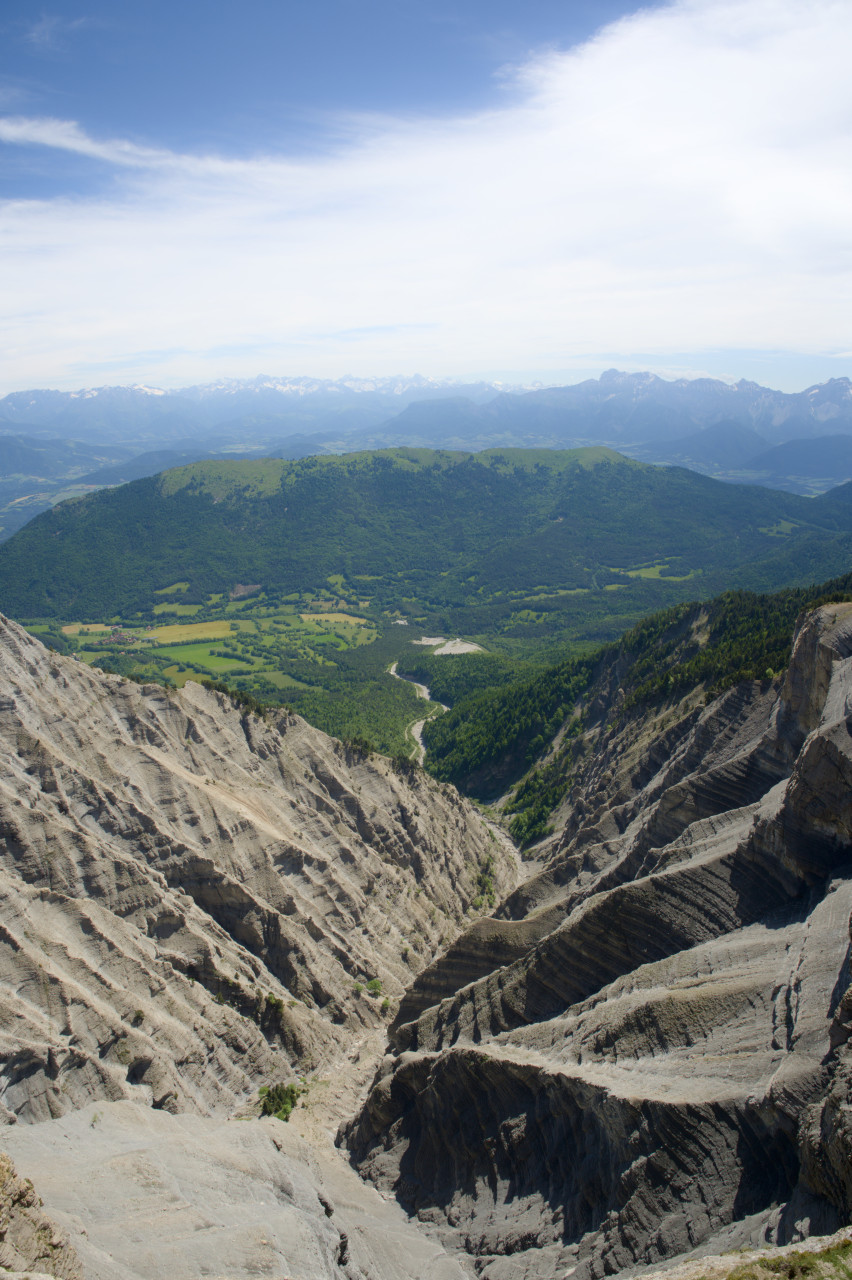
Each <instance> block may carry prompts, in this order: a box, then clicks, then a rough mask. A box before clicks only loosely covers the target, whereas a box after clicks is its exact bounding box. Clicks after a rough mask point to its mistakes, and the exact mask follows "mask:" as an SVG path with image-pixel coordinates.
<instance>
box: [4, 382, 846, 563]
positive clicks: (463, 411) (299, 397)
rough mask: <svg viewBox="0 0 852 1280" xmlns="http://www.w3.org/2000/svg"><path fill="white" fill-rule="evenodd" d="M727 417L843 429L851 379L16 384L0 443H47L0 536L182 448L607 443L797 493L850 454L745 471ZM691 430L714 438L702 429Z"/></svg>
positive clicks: (834, 479)
mask: <svg viewBox="0 0 852 1280" xmlns="http://www.w3.org/2000/svg"><path fill="white" fill-rule="evenodd" d="M400 403H402V405H403V406H404V408H403V409H402V412H401V413H400V412H399V406H400ZM726 423H727V424H728V426H729V428H733V427H734V426H736V425H738V426H739V428H740V431H741V432H743V433H745V434H744V437H743V439H745V438H747V436H748V433H749V432H757V433H759V434H760V435H761V439H764V438H765V442H766V443H770V442H781V441H787V440H790V439H792V438H796V437H804V438H808V439H810V438H814V437H818V436H821V435H822V434H824V433H825V432H826V431H827V430H831V431H832V432H852V397H850V384H849V379H846V378H836V379H831V380H830V381H829V382H827V383H823V384H821V385H820V386H817V387H811V388H808V389H807V390H805V391H803V392H799V393H795V394H792V395H791V394H788V393H782V392H777V391H772V390H770V389H769V388H765V387H759V386H758V385H757V384H755V383H747V382H739V383H737V384H735V385H733V386H732V385H730V384H728V383H724V382H720V381H717V380H714V379H707V378H705V379H694V380H688V379H680V380H678V381H675V382H667V381H665V380H664V379H662V378H658V377H656V376H655V375H653V374H623V373H619V372H618V371H617V370H610V371H609V372H608V373H605V374H603V375H602V376H601V378H600V379H589V380H587V381H586V382H582V383H578V384H576V385H574V386H566V387H549V388H541V389H534V390H522V389H502V388H500V387H499V386H498V385H497V384H493V383H475V384H464V383H458V382H456V383H451V382H446V381H440V380H437V379H428V378H422V377H419V376H417V377H412V378H374V379H369V378H343V379H338V380H337V381H332V380H323V379H314V378H267V377H258V378H256V379H253V380H249V381H240V380H227V379H226V380H223V381H220V382H217V383H211V384H208V385H205V386H197V387H186V388H182V389H179V390H170V391H165V390H162V389H159V388H153V387H139V386H137V387H99V388H90V389H89V390H85V391H78V392H58V391H22V392H13V393H11V394H10V395H8V396H6V397H5V398H4V399H3V400H2V401H0V443H2V440H3V433H6V434H8V435H11V434H15V433H18V434H20V432H21V431H22V429H25V430H26V431H27V433H28V435H27V437H25V439H27V440H28V441H29V442H30V443H31V444H32V443H33V442H35V441H36V440H38V441H41V442H42V445H41V446H40V447H42V448H43V449H44V452H43V453H42V454H41V455H40V458H39V460H38V465H37V466H36V465H35V463H33V469H31V468H30V467H25V468H24V473H23V474H19V475H18V476H17V478H16V480H15V483H13V484H11V486H10V487H8V491H6V490H4V491H3V492H0V500H2V501H0V539H2V538H5V537H9V536H10V535H11V533H13V532H14V531H15V529H17V528H20V527H21V525H22V524H23V523H25V522H26V521H27V520H28V519H30V518H32V516H33V515H35V514H36V513H37V512H39V511H42V510H46V509H47V508H48V507H50V506H52V505H53V504H54V503H55V502H56V501H58V500H59V499H60V498H61V497H63V496H68V494H67V493H65V492H64V490H65V489H67V485H68V483H69V482H71V481H74V480H77V481H78V482H79V483H80V484H82V485H85V486H100V485H104V484H116V483H122V482H124V481H126V480H128V479H133V478H138V477H140V476H143V475H153V474H155V472H156V471H157V470H161V469H163V467H164V466H165V465H169V463H170V462H172V461H174V460H172V459H167V458H162V459H160V458H158V456H157V455H158V454H161V455H162V454H163V453H164V452H169V451H178V452H181V451H183V452H184V453H185V457H184V458H183V459H181V461H183V460H185V461H193V460H196V459H199V458H202V457H220V456H232V457H233V456H237V457H260V456H274V457H284V458H300V457H305V456H308V455H311V454H317V455H323V454H329V453H331V454H335V453H344V452H352V451H356V450H365V449H384V448H396V447H400V446H405V447H425V448H432V449H434V448H443V449H455V450H464V451H471V450H473V451H476V450H480V449H489V448H495V447H507V448H518V447H521V448H526V447H533V448H555V449H562V448H566V447H574V446H577V445H580V446H582V445H589V444H606V445H613V446H615V447H617V448H620V449H624V450H626V451H627V452H628V453H629V454H630V455H631V456H635V457H638V458H640V459H642V460H644V461H653V462H663V463H667V464H669V465H671V464H675V465H685V466H689V467H691V468H694V469H696V470H699V471H703V472H705V473H707V474H710V475H716V476H719V477H720V478H723V479H727V480H732V481H735V482H736V481H740V482H745V483H754V484H763V485H767V486H769V487H772V488H781V489H788V490H790V491H791V492H796V493H808V494H810V493H819V492H823V491H824V490H825V489H827V488H830V487H831V485H832V484H837V483H840V482H842V481H843V480H846V479H847V478H848V475H847V471H848V468H847V466H846V463H845V461H842V462H841V461H839V460H836V459H833V455H832V454H831V451H830V450H828V451H826V448H825V447H822V449H821V450H819V451H818V453H819V457H818V458H814V457H812V456H810V455H808V454H807V453H806V454H805V460H806V465H805V466H804V467H802V464H801V461H798V462H797V463H796V466H797V468H798V469H797V470H796V471H794V472H792V473H788V472H784V471H783V470H782V471H778V470H776V469H774V467H773V466H769V467H768V468H767V467H765V466H764V465H763V464H762V463H759V464H757V469H749V465H748V461H747V460H745V459H744V458H743V457H742V454H743V448H744V445H743V443H742V442H741V443H740V444H739V445H738V444H737V443H736V441H735V440H734V438H733V436H734V435H735V432H731V431H729V436H730V438H729V439H728V440H727V441H725V440H723V439H721V438H720V437H719V436H718V431H719V429H720V428H721V427H724V425H725V424H726ZM702 432H709V436H708V437H707V438H705V439H703V440H700V439H698V437H699V436H700V435H701V433H702ZM714 432H715V433H716V435H715V436H714V434H713V433H714ZM57 433H64V435H65V436H67V437H72V438H71V439H66V440H64V441H54V444H55V446H56V447H55V448H54V449H53V455H55V456H53V457H51V456H50V451H49V448H48V446H49V441H48V440H47V439H45V437H50V436H54V437H55V436H56V435H57ZM76 437H80V438H81V439H82V440H88V441H90V442H91V441H95V440H107V441H110V442H111V443H112V444H113V445H114V443H115V441H120V442H121V443H120V446H119V447H120V449H123V450H126V451H127V452H126V455H125V456H126V457H127V459H128V461H129V459H130V457H131V456H132V457H134V458H135V463H133V464H131V465H129V466H127V467H124V468H122V467H119V468H117V469H113V468H108V469H107V470H106V472H104V473H103V474H101V473H97V472H96V473H93V474H86V475H85V476H82V475H81V474H80V472H79V471H78V470H76V469H75V467H74V465H72V464H69V463H68V462H67V460H65V461H64V462H63V459H64V456H65V453H67V448H68V447H70V448H72V449H73V448H75V447H80V448H86V447H90V446H85V445H84V446H75V444H74V438H76ZM63 446H66V447H65V448H63ZM186 451H188V453H187V452H186ZM752 452H755V450H752ZM161 463H162V465H161ZM838 468H839V470H838ZM12 470H14V468H12ZM43 473H47V474H48V475H49V476H51V477H54V478H55V482H52V481H49V480H48V479H46V475H45V474H43Z"/></svg>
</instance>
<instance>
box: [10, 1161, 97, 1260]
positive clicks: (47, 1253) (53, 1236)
mask: <svg viewBox="0 0 852 1280" xmlns="http://www.w3.org/2000/svg"><path fill="white" fill-rule="evenodd" d="M0 1268H2V1273H3V1275H9V1274H18V1275H19V1274H21V1273H22V1272H25V1271H26V1272H27V1273H28V1274H29V1275H30V1276H31V1277H32V1280H39V1277H40V1276H55V1277H57V1280H82V1277H83V1272H82V1270H81V1268H80V1260H79V1258H78V1257H77V1255H76V1253H75V1252H74V1250H73V1249H72V1248H71V1246H70V1244H69V1243H68V1240H67V1238H66V1236H65V1235H64V1234H63V1233H62V1232H60V1231H58V1230H57V1228H56V1226H55V1225H54V1223H52V1222H51V1221H50V1219H49V1218H47V1217H46V1216H45V1214H44V1213H42V1202H41V1200H40V1199H39V1197H38V1196H37V1195H36V1192H35V1189H34V1188H33V1184H32V1182H31V1181H30V1180H29V1178H21V1177H19V1176H18V1173H17V1171H16V1169H15V1166H14V1165H13V1164H12V1161H11V1160H10V1159H9V1157H8V1156H7V1155H5V1154H0Z"/></svg>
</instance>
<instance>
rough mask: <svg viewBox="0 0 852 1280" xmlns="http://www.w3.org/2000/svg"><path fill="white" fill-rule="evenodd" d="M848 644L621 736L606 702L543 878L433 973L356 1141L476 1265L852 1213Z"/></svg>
mask: <svg viewBox="0 0 852 1280" xmlns="http://www.w3.org/2000/svg"><path fill="white" fill-rule="evenodd" d="M850 655H852V606H849V605H831V606H826V607H824V608H823V609H821V610H818V611H817V612H816V613H815V614H812V615H811V616H810V617H809V618H808V619H807V620H806V621H805V622H804V624H803V625H802V626H801V628H800V631H799V634H798V638H797V643H796V647H795V653H794V658H793V662H792V664H791V667H790V670H789V672H788V674H787V676H786V678H785V679H784V681H783V685H782V684H781V682H780V681H777V680H776V681H775V682H772V683H770V682H764V683H763V684H758V683H755V684H754V685H744V686H739V687H738V688H736V689H732V690H730V691H729V692H728V693H726V694H725V695H724V696H723V697H721V698H719V699H717V700H716V701H715V702H713V703H711V704H710V705H709V706H706V707H705V706H704V705H703V701H699V700H696V699H693V700H692V701H690V700H687V701H686V702H685V703H683V704H682V705H680V706H679V707H677V708H673V709H669V711H668V714H667V715H666V716H660V717H658V718H657V719H656V720H655V719H654V717H653V716H651V715H648V716H647V717H646V718H645V719H644V720H643V719H642V717H635V716H634V717H633V718H629V717H628V718H627V719H626V720H625V721H622V722H620V723H617V720H618V718H617V717H615V716H613V715H612V707H613V704H614V702H615V701H616V694H617V689H616V688H613V689H611V690H609V691H608V692H607V691H604V692H603V693H601V694H600V697H601V707H600V716H599V720H598V723H597V725H595V723H594V716H592V717H590V721H591V727H590V728H589V730H588V731H587V732H588V736H589V743H588V747H589V750H588V754H587V757H586V759H585V761H584V762H581V765H580V767H579V768H578V773H577V781H576V784H575V786H574V788H573V790H572V794H571V797H570V799H569V801H568V802H566V805H565V806H564V810H563V812H562V814H561V815H560V816H561V822H560V831H558V832H557V833H556V834H555V835H554V836H553V837H552V838H551V840H550V841H549V842H548V844H547V845H546V846H545V848H544V852H545V853H546V855H547V861H546V865H545V867H544V868H543V870H542V871H541V872H540V873H539V874H538V875H537V876H535V877H534V878H533V879H531V880H530V881H528V882H527V883H526V884H524V885H523V886H521V887H520V888H519V889H518V890H517V891H516V892H515V893H514V894H513V895H511V896H510V897H509V898H508V899H507V901H506V902H505V903H504V904H503V906H502V908H501V909H500V910H498V911H497V913H496V917H497V918H496V919H495V920H493V921H479V922H477V923H476V924H474V925H473V926H472V927H471V928H470V929H469V930H468V931H467V932H466V933H464V934H463V935H462V936H461V937H460V938H459V939H458V941H457V942H455V943H454V944H453V945H451V947H450V948H449V949H448V950H447V952H446V953H445V954H444V955H442V956H440V957H438V958H437V959H436V961H435V962H433V964H432V965H430V966H429V967H428V968H427V969H426V970H425V971H424V972H423V973H422V974H421V975H420V976H419V978H417V979H416V980H415V981H414V983H413V985H412V987H411V989H410V990H409V992H408V994H407V996H406V998H405V1000H404V1002H403V1005H402V1007H401V1009H400V1013H399V1017H398V1019H397V1024H396V1026H395V1028H394V1032H393V1036H394V1043H395V1048H396V1051H395V1052H394V1053H392V1054H390V1055H388V1056H387V1057H386V1058H385V1060H384V1063H383V1065H382V1068H381V1069H380V1071H379V1073H378V1075H377V1077H376V1081H375V1083H374V1087H373V1089H372V1092H371V1094H370V1096H369V1099H368V1101H367V1103H366V1105H365V1107H364V1108H363V1110H362V1112H361V1114H360V1116H359V1117H357V1118H356V1120H355V1121H353V1122H352V1123H351V1124H350V1125H349V1126H348V1128H346V1130H345V1133H344V1135H343V1137H344V1140H345V1142H346V1143H347V1144H348V1146H349V1148H350V1150H351V1152H352V1154H353V1158H354V1159H355V1161H356V1162H357V1164H358V1167H359V1168H360V1169H361V1171H362V1172H363V1173H364V1174H365V1175H367V1176H368V1177H370V1178H371V1179H372V1180H374V1181H375V1182H376V1183H377V1184H378V1185H379V1186H382V1187H385V1188H387V1189H392V1190H393V1191H394V1192H395V1194H396V1195H397V1196H398V1198H399V1199H400V1201H401V1202H402V1203H403V1204H404V1205H405V1206H406V1207H408V1208H409V1209H410V1210H411V1211H413V1212H416V1213H417V1214H418V1216H419V1217H420V1218H421V1219H422V1220H427V1221H431V1222H433V1223H435V1224H436V1225H437V1226H438V1227H439V1228H440V1230H441V1231H442V1233H443V1236H444V1238H445V1239H447V1240H448V1241H453V1242H455V1243H456V1244H457V1246H459V1247H461V1248H463V1249H465V1250H466V1251H467V1252H468V1253H469V1254H471V1255H473V1256H474V1258H475V1260H476V1266H477V1271H478V1273H479V1274H481V1275H483V1276H486V1277H489V1278H491V1280H498V1278H499V1280H509V1278H510V1277H511V1278H512V1280H521V1278H522V1277H528V1278H529V1280H533V1277H535V1278H536V1280H539V1278H541V1277H546V1276H563V1275H566V1274H571V1275H573V1276H574V1277H576V1280H586V1277H597V1276H602V1275H606V1274H613V1273H618V1272H621V1271H625V1270H634V1269H635V1268H636V1267H637V1266H643V1265H644V1266H647V1265H650V1264H654V1263H658V1262H660V1261H661V1260H664V1259H667V1258H671V1257H673V1256H675V1255H678V1254H688V1253H690V1252H691V1251H695V1250H698V1251H709V1252H714V1251H719V1249H720V1248H721V1247H723V1246H724V1245H729V1246H731V1247H738V1245H741V1244H744V1243H748V1242H755V1241H760V1240H763V1241H765V1240H773V1241H774V1240H777V1241H781V1242H784V1241H786V1240H789V1239H794V1238H796V1237H797V1236H798V1235H801V1234H807V1233H809V1232H814V1231H830V1230H834V1229H835V1228H836V1227H838V1226H839V1225H840V1224H841V1223H843V1222H846V1221H848V1220H849V1217H850V1214H852V1158H850V1157H851V1156H852V1109H850V1096H851V1095H850V1073H849V1066H848V1064H847V1056H846V1050H845V1045H846V1042H847V1040H848V1038H849V1036H850V1035H852V991H850V990H849V984H850V974H849V963H848V953H849V922H850V915H852V841H851V840H850V827H852V714H850V713H852V656H850ZM613 683H614V684H615V683H616V681H615V680H614V682H613ZM489 957H491V958H492V960H493V963H490V964H489Z"/></svg>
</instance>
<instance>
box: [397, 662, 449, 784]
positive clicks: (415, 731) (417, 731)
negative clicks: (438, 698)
mask: <svg viewBox="0 0 852 1280" xmlns="http://www.w3.org/2000/svg"><path fill="white" fill-rule="evenodd" d="M396 667H397V664H396V663H394V664H393V665H392V666H390V667H388V673H389V674H390V675H392V676H393V677H394V679H395V680H404V681H405V683H406V684H410V685H413V686H414V688H415V689H416V691H417V696H418V698H424V699H425V700H426V701H427V702H431V701H432V698H431V695H430V693H429V686H428V685H425V684H418V683H417V681H416V680H409V679H408V678H407V677H406V676H401V675H400V674H399V672H398V671H397V669H396ZM437 705H438V706H439V707H440V708H441V711H449V709H450V708H449V707H448V706H446V705H445V704H444V703H443V702H439V703H438V704H437ZM441 711H432V712H430V713H429V715H428V716H424V717H423V719H422V720H415V721H414V723H413V724H410V725H409V726H408V732H409V733H410V734H411V736H412V738H413V739H414V741H415V743H416V745H417V763H418V764H423V761H424V760H425V759H426V748H425V747H424V745H423V726H424V725H425V723H426V721H427V720H431V719H432V718H433V717H434V716H439V715H440V714H441Z"/></svg>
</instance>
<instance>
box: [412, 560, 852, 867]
mask: <svg viewBox="0 0 852 1280" xmlns="http://www.w3.org/2000/svg"><path fill="white" fill-rule="evenodd" d="M851 595H852V573H850V574H846V575H844V576H843V577H840V578H836V579H833V580H831V581H829V582H825V583H821V584H819V585H815V586H812V587H806V588H796V589H787V590H782V591H777V592H773V593H765V594H758V593H754V592H748V591H729V592H725V593H724V594H722V595H720V596H718V597H717V598H715V599H713V600H710V601H706V602H703V603H702V602H692V603H688V604H682V605H675V606H673V607H671V608H669V609H665V610H662V611H660V612H658V613H655V614H653V615H651V616H650V617H648V618H646V619H644V620H643V621H642V622H640V623H638V624H637V625H636V626H634V627H632V628H631V629H630V630H629V631H627V632H626V633H625V634H624V636H623V637H622V638H621V640H620V641H618V642H616V643H613V644H610V645H606V646H604V647H603V648H601V649H600V650H598V652H597V653H595V654H593V655H591V656H588V657H582V658H567V659H566V660H565V661H563V662H561V663H558V664H556V665H554V666H551V667H548V668H546V669H545V670H541V671H539V672H537V673H536V674H535V675H532V676H529V677H527V678H525V679H521V680H516V681H514V682H513V683H510V684H504V683H499V682H498V679H497V672H498V670H499V669H498V668H497V667H495V668H493V671H494V675H495V682H494V685H492V686H491V687H481V688H479V689H477V690H475V691H471V692H467V693H464V694H462V695H461V696H460V697H459V698H458V699H457V700H456V701H455V702H454V705H453V706H452V708H451V710H450V711H448V712H447V713H446V714H445V715H443V716H440V717H438V718H436V719H434V720H431V721H430V722H429V723H428V724H427V725H426V728H425V730H424V741H425V742H426V745H427V747H428V752H429V755H428V765H429V768H430V770H431V771H432V772H433V773H434V774H435V776H436V777H438V778H441V779H443V780H445V781H451V782H453V783H455V784H456V785H457V786H459V787H460V788H461V789H462V790H466V791H468V792H469V793H470V794H472V795H476V796H479V797H480V798H484V799H493V798H494V797H495V796H496V795H497V794H499V793H500V792H502V791H505V790H506V788H507V787H508V786H509V785H511V784H512V783H516V782H517V781H518V779H519V778H523V780H522V781H521V783H520V786H519V787H518V788H517V790H516V791H515V793H514V795H513V797H512V798H511V799H510V800H509V802H508V804H507V806H506V811H507V812H509V813H515V814H516V815H517V816H516V818H515V820H514V821H513V823H512V830H513V834H515V836H516V837H517V838H518V839H520V840H521V841H522V842H524V841H525V840H528V839H529V838H530V837H531V835H537V834H540V833H541V829H543V820H544V819H545V818H546V816H547V814H548V813H549V812H550V810H551V809H552V808H553V806H554V805H555V804H556V803H557V802H558V800H559V799H561V796H562V794H564V792H565V789H566V787H567V785H568V781H567V777H566V765H565V761H564V760H563V759H560V758H558V757H557V758H555V759H550V760H549V761H548V762H547V763H546V764H544V765H543V766H541V767H539V768H532V771H531V772H530V773H527V771H528V770H530V769H531V767H532V766H534V765H535V763H536V761H537V760H538V759H539V758H540V757H541V756H542V755H543V754H545V753H546V752H547V750H548V748H550V746H551V744H552V742H553V739H554V737H555V736H556V735H557V733H558V732H559V731H560V729H562V728H563V726H565V725H566V722H567V726H568V730H569V734H570V733H571V732H574V731H576V730H577V729H578V728H579V724H580V721H579V720H576V721H575V722H574V723H572V721H573V720H574V717H575V716H578V715H581V709H580V706H579V704H580V702H581V701H582V699H583V697H584V696H585V695H588V694H589V692H590V690H592V688H593V687H594V686H595V682H596V681H600V680H601V679H603V678H604V677H611V676H612V673H616V674H617V687H618V688H619V689H620V691H621V696H620V698H619V709H618V712H617V714H619V715H621V716H626V715H630V714H634V713H638V712H639V711H641V709H642V708H644V707H647V706H651V705H656V704H658V703H660V702H662V701H664V700H666V699H669V698H673V697H679V696H682V695H683V694H685V693H686V692H688V691H690V690H693V689H696V688H698V687H700V688H701V689H702V690H703V691H704V692H705V695H706V696H707V697H710V696H713V695H715V694H717V693H719V692H721V691H723V690H724V689H726V688H728V687H730V686H731V685H733V684H736V683H738V682H739V681H741V680H762V679H770V678H771V677H772V676H774V675H775V674H776V673H778V672H779V671H782V670H783V669H784V668H785V667H786V666H787V663H788V661H789V657H790V650H791V645H792V639H793V632H794V628H795V623H796V618H797V617H798V616H799V614H801V613H802V612H803V611H804V610H806V609H811V608H814V607H816V606H817V605H819V604H824V603H829V602H832V601H839V600H844V599H848V598H850V596H851ZM434 661H435V660H433V662H434ZM483 669H485V668H483ZM418 670H419V671H420V674H421V676H426V675H427V674H429V671H430V670H431V664H429V663H425V664H424V663H421V664H420V665H419V667H418ZM525 774H527V776H526V777H523V775H525Z"/></svg>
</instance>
